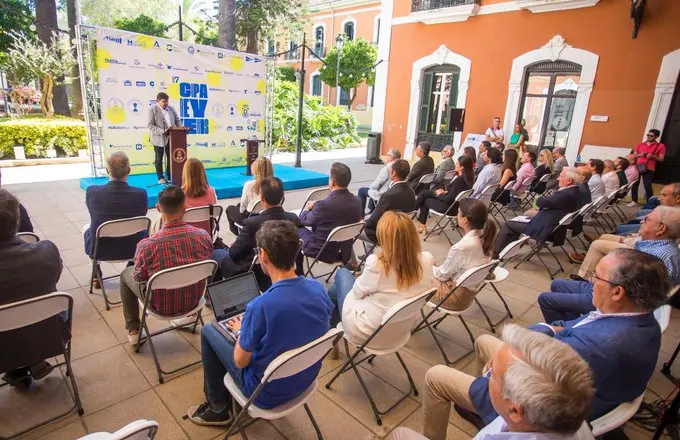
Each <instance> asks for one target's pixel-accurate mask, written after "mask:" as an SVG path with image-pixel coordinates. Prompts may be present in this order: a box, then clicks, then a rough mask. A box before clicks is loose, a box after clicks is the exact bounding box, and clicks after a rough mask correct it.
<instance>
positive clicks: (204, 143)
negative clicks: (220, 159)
mask: <svg viewBox="0 0 680 440" xmlns="http://www.w3.org/2000/svg"><path fill="white" fill-rule="evenodd" d="M194 145H195V146H197V147H203V148H208V143H207V142H196V143H195V144H194Z"/></svg>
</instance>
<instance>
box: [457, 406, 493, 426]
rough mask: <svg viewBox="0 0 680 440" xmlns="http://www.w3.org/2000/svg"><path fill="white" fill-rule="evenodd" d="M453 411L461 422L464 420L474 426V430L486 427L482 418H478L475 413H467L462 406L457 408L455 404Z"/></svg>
mask: <svg viewBox="0 0 680 440" xmlns="http://www.w3.org/2000/svg"><path fill="white" fill-rule="evenodd" d="M453 409H455V410H456V412H457V413H458V415H459V416H461V417H462V418H463V420H466V421H468V422H470V423H472V425H474V427H475V428H477V429H482V428H484V426H486V425H485V424H484V421H483V420H482V418H481V417H479V416H478V415H477V413H476V412H473V411H468V410H467V409H465V408H463V407H462V406H459V405H458V404H457V403H454V404H453Z"/></svg>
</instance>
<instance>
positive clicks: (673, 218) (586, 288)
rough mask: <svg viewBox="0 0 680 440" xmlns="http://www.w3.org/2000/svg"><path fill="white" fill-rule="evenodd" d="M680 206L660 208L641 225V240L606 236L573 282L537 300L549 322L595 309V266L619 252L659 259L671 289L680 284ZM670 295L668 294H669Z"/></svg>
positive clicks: (563, 282)
mask: <svg viewBox="0 0 680 440" xmlns="http://www.w3.org/2000/svg"><path fill="white" fill-rule="evenodd" d="M679 238H680V207H675V208H670V207H668V206H659V207H658V208H656V209H655V210H654V211H653V212H652V213H651V214H649V215H648V216H647V217H646V218H645V220H644V221H643V223H642V227H641V228H640V234H639V236H638V237H635V238H633V237H631V238H623V237H619V236H618V235H603V236H602V237H600V239H599V240H595V241H594V242H593V243H592V244H591V245H590V249H588V254H587V255H586V257H585V259H584V260H583V263H582V264H581V269H580V270H579V272H578V275H577V276H573V275H572V278H573V279H572V280H564V279H562V280H555V281H553V282H552V284H551V285H550V292H544V293H542V294H541V295H539V297H538V305H539V307H540V308H541V311H542V312H543V317H544V318H545V320H546V321H547V322H552V321H558V320H568V319H576V318H578V317H579V316H581V315H582V314H584V313H588V312H590V311H592V310H595V309H594V308H593V283H591V282H590V281H587V280H589V279H591V276H592V274H593V273H594V271H595V267H596V265H597V264H598V263H599V262H600V260H602V258H603V257H604V256H605V255H607V254H608V253H610V252H611V251H613V250H616V249H633V248H634V249H637V250H638V251H640V252H644V253H646V254H649V255H654V256H655V257H658V258H660V259H661V260H662V261H663V262H664V265H665V266H666V269H667V270H668V277H669V279H670V283H671V286H675V285H678V284H680V249H678V245H677V244H676V240H677V239H679ZM666 293H668V292H666Z"/></svg>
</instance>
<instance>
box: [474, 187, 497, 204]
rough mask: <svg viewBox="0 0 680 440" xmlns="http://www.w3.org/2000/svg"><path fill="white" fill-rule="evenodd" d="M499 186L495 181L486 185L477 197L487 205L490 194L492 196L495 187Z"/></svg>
mask: <svg viewBox="0 0 680 440" xmlns="http://www.w3.org/2000/svg"><path fill="white" fill-rule="evenodd" d="M499 186H500V185H499V184H497V183H494V184H491V185H487V186H486V188H484V189H483V190H482V193H481V194H480V195H479V197H478V198H477V199H478V200H479V201H481V202H483V203H484V204H485V205H487V206H488V205H489V203H491V196H493V193H494V191H496V188H498V187H499Z"/></svg>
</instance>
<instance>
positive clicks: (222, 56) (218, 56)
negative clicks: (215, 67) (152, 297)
mask: <svg viewBox="0 0 680 440" xmlns="http://www.w3.org/2000/svg"><path fill="white" fill-rule="evenodd" d="M217 58H218V59H220V60H221V59H222V58H224V54H223V53H222V52H217Z"/></svg>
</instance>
